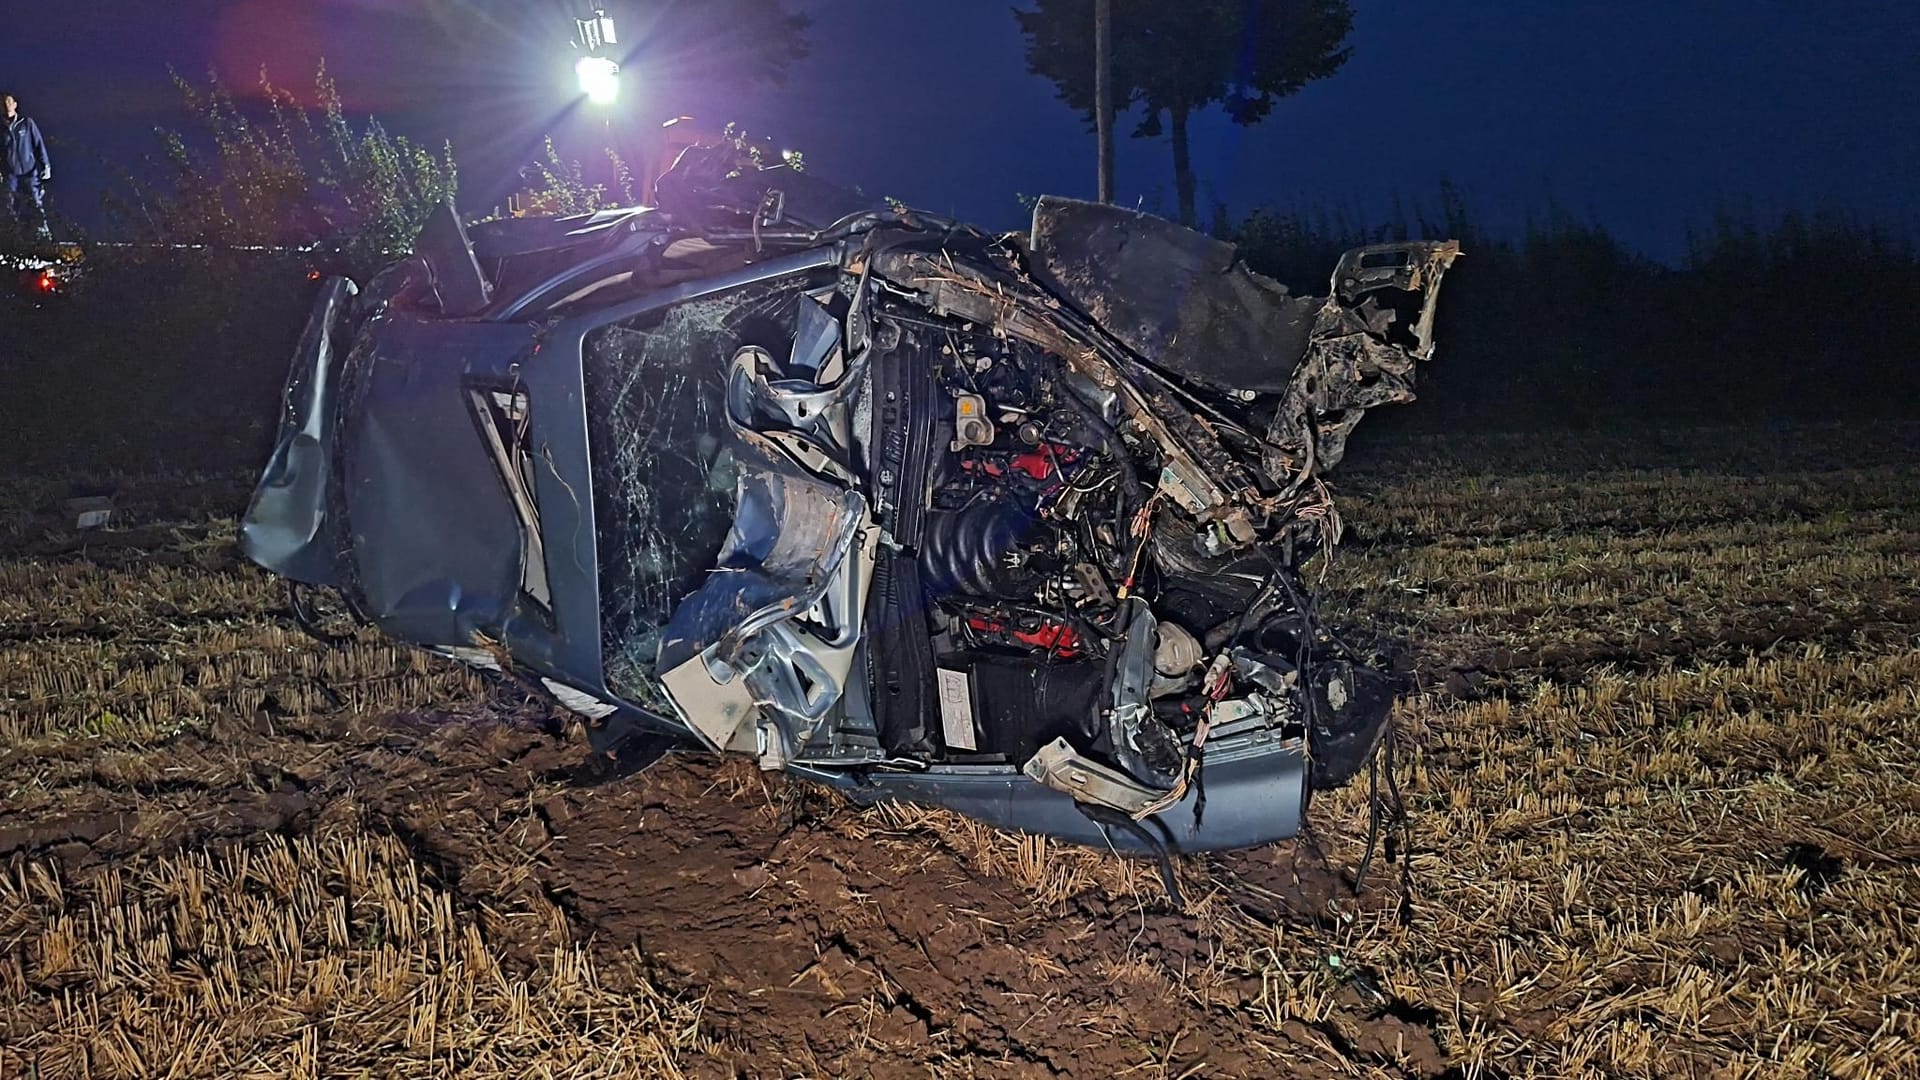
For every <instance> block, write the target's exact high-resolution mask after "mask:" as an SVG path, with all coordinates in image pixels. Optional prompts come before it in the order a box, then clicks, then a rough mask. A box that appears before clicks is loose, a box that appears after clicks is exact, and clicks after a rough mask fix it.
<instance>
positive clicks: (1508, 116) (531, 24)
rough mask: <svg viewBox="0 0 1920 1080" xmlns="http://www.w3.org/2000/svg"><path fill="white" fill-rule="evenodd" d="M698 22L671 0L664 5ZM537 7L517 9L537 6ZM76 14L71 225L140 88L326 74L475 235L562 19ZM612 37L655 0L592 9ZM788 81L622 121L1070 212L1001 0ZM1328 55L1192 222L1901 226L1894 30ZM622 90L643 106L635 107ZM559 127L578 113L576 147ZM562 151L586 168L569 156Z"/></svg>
mask: <svg viewBox="0 0 1920 1080" xmlns="http://www.w3.org/2000/svg"><path fill="white" fill-rule="evenodd" d="M677 2H680V3H694V2H696V0H677ZM543 5H544V8H543ZM473 6H474V0H164V2H156V0H92V2H88V3H45V4H32V5H28V4H24V3H21V4H9V5H8V7H9V8H10V9H11V10H9V11H8V13H7V14H6V15H5V16H4V17H0V23H3V24H4V25H3V27H0V86H5V87H7V88H9V89H11V90H12V92H14V93H15V94H17V95H19V96H20V98H21V99H22V100H23V101H24V102H25V103H26V106H27V110H28V111H29V113H31V114H32V115H35V116H36V117H37V118H38V119H39V120H40V121H41V123H42V125H43V127H44V128H45V129H46V131H47V133H48V135H49V136H50V137H52V138H54V139H56V140H58V141H59V144H60V145H59V146H58V147H57V150H58V152H59V155H60V156H59V159H58V160H57V161H56V171H57V180H58V185H57V188H56V195H57V197H58V198H59V199H60V200H61V205H62V206H63V208H64V209H65V210H66V211H67V212H68V213H71V214H73V215H75V216H77V217H79V218H81V219H82V220H84V221H88V222H97V221H98V220H99V214H98V212H97V211H95V210H94V209H93V207H94V205H95V204H96V203H97V201H98V194H99V190H100V188H101V187H102V186H103V185H104V184H105V183H106V182H108V180H109V178H110V177H111V175H112V173H111V171H110V170H109V169H108V168H107V167H106V166H105V165H103V164H100V163H98V160H97V159H106V160H111V161H113V162H115V163H125V162H131V161H137V160H138V159H139V158H140V156H141V155H142V154H144V153H147V152H150V151H151V150H152V148H153V147H154V146H155V145H156V144H155V141H154V139H153V137H152V134H151V132H152V128H153V127H154V126H155V125H156V124H172V123H177V122H178V115H177V105H176V102H177V99H176V97H175V95H174V92H173V90H172V88H171V87H170V86H169V85H168V83H167V67H168V65H169V64H171V65H173V66H175V67H177V68H178V69H180V70H181V71H182V72H183V73H199V72H202V71H204V70H205V69H206V68H207V67H208V66H209V65H216V66H217V67H218V68H219V69H220V70H221V71H222V73H223V74H224V75H225V76H226V77H227V79H228V81H229V82H230V83H233V84H235V85H236V86H241V85H247V84H250V83H251V82H252V81H253V78H254V74H255V73H256V72H257V71H258V69H259V68H260V66H261V65H262V64H263V63H264V64H267V65H269V67H270V68H271V70H272V71H273V73H274V74H275V76H276V79H277V81H281V82H284V83H288V84H292V85H295V86H298V87H304V86H305V85H306V84H308V83H309V82H310V76H309V73H310V72H311V70H312V68H313V66H314V62H315V61H316V60H317V59H318V58H320V57H321V56H323V55H324V56H325V57H326V58H327V60H328V62H329V64H330V66H331V68H332V70H333V71H334V73H335V75H336V78H337V80H338V82H339V84H340V87H341V90H342V92H343V94H344V95H345V96H346V97H347V99H348V103H349V106H350V107H352V108H356V109H365V110H372V111H375V112H377V113H378V114H379V115H380V116H381V117H382V118H383V119H385V120H386V121H388V123H389V125H390V126H391V127H393V128H395V129H396V130H399V131H402V132H404V133H407V134H409V135H413V136H416V137H421V138H423V139H425V140H427V141H430V142H434V143H438V142H439V141H440V140H442V139H447V138H451V139H452V140H453V141H454V144H455V150H456V153H457V155H458V157H459V158H460V162H461V168H462V192H463V201H464V202H466V203H467V204H468V208H469V209H483V208H485V206H486V205H488V204H490V203H491V202H492V201H494V200H496V199H497V198H498V197H499V196H500V195H501V194H503V193H504V191H505V190H506V189H507V188H508V186H509V182H510V180H511V179H512V171H513V169H514V168H515V167H516V166H517V165H519V164H521V163H523V162H525V161H528V160H531V158H532V156H533V154H534V151H535V150H536V149H537V147H538V145H539V138H540V135H541V134H542V133H543V132H544V131H547V130H553V131H556V132H558V133H560V135H561V136H562V138H563V139H567V140H577V139H578V128H579V126H580V125H579V124H578V123H577V122H575V123H570V122H569V121H567V120H565V119H564V118H563V117H562V113H563V111H564V110H565V109H566V108H567V106H568V94H567V90H568V83H569V80H570V73H569V71H568V68H567V65H568V63H569V58H568V56H567V53H566V38H567V33H568V30H569V29H570V26H571V23H570V22H569V9H568V7H567V6H566V5H565V4H564V3H561V2H560V0H520V2H517V3H515V4H502V3H492V4H488V5H485V6H486V7H488V8H490V9H493V10H508V11H512V10H514V9H520V10H521V11H522V12H524V13H522V14H515V15H510V16H507V17H506V18H508V19H510V20H511V25H508V24H506V23H503V22H502V21H500V19H499V18H490V17H487V16H485V15H479V14H475V13H474V12H473V10H472V9H473ZM608 6H609V8H610V9H611V10H612V11H613V12H614V13H615V14H616V16H617V17H620V18H621V21H622V29H623V32H624V33H625V35H626V36H627V37H628V38H629V39H631V38H633V37H634V36H635V34H636V33H637V32H644V26H645V14H644V12H645V10H646V9H648V8H658V7H659V6H662V5H661V4H660V3H659V2H657V0H652V2H646V0H610V2H609V5H608ZM794 6H795V7H796V8H797V9H799V10H802V11H805V12H806V13H808V14H810V15H812V16H813V17H814V20H815V25H814V28H813V30H812V32H811V35H810V38H811V43H812V49H813V52H812V55H811V56H810V57H809V58H808V59H807V60H805V61H803V62H802V63H801V64H800V65H799V66H798V67H796V69H795V70H794V72H793V75H792V77H791V79H790V80H789V81H788V84H787V85H786V86H785V87H783V88H777V89H765V88H743V87H707V88H701V89H700V90H699V91H698V92H694V93H689V94H686V95H684V96H681V97H680V98H679V99H678V100H673V101H665V100H659V96H660V95H657V94H655V95H649V94H648V93H646V92H645V89H644V72H639V71H634V72H630V75H631V76H632V77H633V79H630V81H629V86H630V87H632V88H634V89H635V90H636V92H634V93H632V94H629V95H628V96H627V97H626V98H625V99H623V108H625V109H626V110H627V112H626V113H625V114H624V116H623V118H622V119H623V122H626V123H633V124H636V125H639V124H648V123H657V122H658V120H659V119H660V118H664V117H665V116H670V115H674V114H677V113H681V112H686V113H691V114H693V115H695V116H697V117H699V118H700V119H701V120H702V121H712V122H713V123H715V124H716V125H717V124H718V123H721V122H724V121H726V120H728V119H738V120H740V121H741V122H743V123H744V124H746V125H747V127H748V128H749V130H752V131H755V132H765V133H767V134H769V135H771V136H773V137H775V138H776V139H777V140H778V141H780V142H781V143H782V144H784V145H790V146H793V147H796V148H799V149H800V150H802V151H804V152H805V154H806V156H807V159H808V162H809V166H810V168H811V169H813V170H814V171H815V172H817V173H819V174H821V175H824V176H828V177H831V178H833V179H837V180H841V181H843V182H847V183H851V184H857V185H859V186H861V187H862V188H863V189H865V190H867V191H869V192H871V193H875V194H884V195H889V196H893V197H897V198H902V199H905V200H907V201H908V202H911V203H914V204H916V205H919V206H923V207H926V208H928V209H931V210H935V211H940V212H947V213H953V214H956V215H958V216H962V217H965V218H969V219H972V220H976V221H980V222H982V223H984V224H988V225H991V226H998V227H1012V226H1014V225H1017V224H1018V223H1019V221H1020V218H1021V209H1020V204H1019V202H1018V196H1019V195H1020V194H1028V195H1031V194H1036V193H1041V192H1061V193H1067V194H1076V195H1090V194H1091V192H1092V188H1093V169H1092V159H1093V139H1092V136H1091V135H1090V134H1088V133H1087V132H1086V130H1085V128H1084V126H1083V125H1082V122H1081V120H1080V118H1079V117H1078V116H1076V115H1074V114H1072V113H1071V112H1070V111H1069V110H1067V108H1066V107H1065V106H1063V105H1061V104H1059V103H1058V102H1057V101H1055V100H1054V98H1053V89H1052V86H1051V85H1050V84H1049V83H1046V82H1045V81H1043V80H1041V79H1039V78H1037V77H1034V76H1031V75H1028V74H1027V73H1026V71H1025V66H1024V62H1023V60H1022V46H1023V41H1022V38H1021V37H1020V35H1019V32H1018V30H1017V29H1016V28H1015V25H1014V22H1013V19H1012V17H1011V16H1010V15H1009V13H1008V12H1009V8H1010V6H1011V3H1010V0H940V2H933V0H892V2H888V0H795V4H794ZM1355 6H1356V8H1357V10H1358V17H1357V22H1356V28H1355V32H1354V34H1353V37H1352V39H1351V43H1352V45H1353V48H1354V55H1353V58H1352V60H1351V61H1349V62H1348V64H1347V65H1346V67H1345V68H1344V69H1343V70H1342V71H1341V72H1340V73H1339V74H1338V75H1336V76H1335V77H1334V78H1332V79H1330V80H1327V81H1325V82H1322V83H1318V84H1314V85H1312V86H1309V87H1308V88H1307V89H1306V90H1305V91H1304V92H1303V93H1301V94H1299V95H1298V96H1296V97H1293V98H1290V99H1287V100H1285V101H1283V102H1282V103H1281V104H1280V105H1279V107H1278V108H1277V109H1276V110H1275V112H1274V114H1273V116H1272V117H1271V118H1270V119H1269V120H1268V121H1267V122H1265V123H1264V124H1261V125H1259V126H1257V127H1254V128H1250V129H1242V128H1236V127H1234V126H1233V125H1231V124H1229V123H1228V122H1226V121H1225V119H1224V118H1223V117H1221V116H1219V115H1218V114H1217V113H1214V114H1209V115H1208V116H1206V117H1204V118H1203V119H1202V120H1201V121H1200V122H1199V123H1198V124H1197V127H1196V131H1195V139H1196V144H1195V163H1196V168H1197V170H1198V172H1199V176H1200V183H1201V189H1200V196H1201V203H1202V206H1203V207H1204V206H1207V205H1210V204H1211V203H1212V202H1214V201H1216V200H1224V201H1225V202H1226V203H1227V204H1228V205H1229V206H1231V207H1232V208H1233V209H1235V210H1236V211H1240V210H1245V209H1247V208H1250V207H1252V206H1256V205H1262V204H1273V205H1278V206H1280V207H1283V208H1293V207H1314V206H1319V207H1325V208H1328V209H1336V208H1344V209H1346V210H1347V212H1348V213H1349V214H1351V215H1355V216H1358V217H1361V218H1367V219H1373V218H1379V217H1382V216H1384V215H1385V214H1386V213H1387V212H1388V210H1389V208H1390V207H1391V205H1392V202H1393V199H1394V198H1395V196H1396V195H1398V196H1399V197H1400V198H1401V199H1402V200H1404V201H1406V202H1408V203H1415V202H1420V201H1426V202H1429V203H1431V202H1432V201H1433V199H1434V195H1435V192H1436V191H1437V188H1438V185H1439V184H1440V182H1441V181H1442V179H1443V178H1445V179H1450V180H1451V181H1452V182H1454V183H1455V184H1456V185H1458V186H1459V187H1460V188H1461V189H1462V190H1463V191H1464V192H1465V193H1466V196H1467V198H1468V200H1469V203H1470V205H1471V206H1472V208H1473V209H1474V211H1475V212H1476V213H1477V214H1478V215H1479V216H1480V217H1481V218H1482V219H1483V220H1485V221H1487V222H1488V223H1490V224H1491V225H1492V226H1494V227H1495V228H1496V229H1499V230H1504V231H1513V230H1517V229H1518V228H1519V227H1521V225H1522V224H1523V223H1524V222H1525V221H1526V220H1527V218H1528V217H1529V215H1533V216H1538V215H1540V214H1542V213H1544V212H1545V210H1546V209H1547V207H1548V206H1549V205H1552V204H1557V205H1559V206H1561V207H1564V208H1566V209H1569V210H1572V211H1574V212H1575V213H1578V214H1581V215H1583V216H1587V215H1590V216H1592V217H1593V218H1595V219H1597V220H1599V221H1600V222H1602V223H1604V224H1605V225H1607V226H1608V227H1609V228H1611V229H1613V230H1614V231H1615V232H1616V233H1618V234H1619V235H1620V236H1622V237H1623V238H1624V239H1625V240H1626V241H1627V242H1628V243H1630V244H1632V245H1633V246H1635V247H1637V248H1640V249H1641V250H1644V251H1646V252H1648V253H1650V254H1653V255H1655V256H1657V257H1662V258H1672V257H1675V256H1677V255H1678V254H1680V253H1682V252H1683V251H1684V250H1685V243H1686V234H1687V230H1688V229H1689V228H1695V229H1698V228H1700V227H1702V226H1704V225H1706V224H1707V223H1708V222H1709V221H1710V220H1711V219H1712V217H1713V215H1714V213H1715V212H1716V210H1720V209H1727V210H1732V211H1736V212H1740V213H1746V214H1752V215H1758V216H1762V217H1770V216H1772V215H1774V214H1776V213H1778V212H1780V211H1781V210H1784V209H1788V208H1798V209H1803V210H1821V209H1841V210H1846V211H1851V212H1854V213H1857V214H1858V215H1859V216H1861V217H1862V218H1865V219H1867V220H1870V221H1874V222H1877V223H1881V224H1884V225H1887V226H1890V227H1893V228H1895V229H1898V230H1900V231H1901V232H1903V233H1905V234H1906V235H1909V236H1911V235H1913V234H1914V233H1915V231H1916V229H1917V228H1920V185H1916V184H1915V182H1914V179H1915V177H1920V5H1915V4H1910V3H1904V2H1897V0H1882V2H1856V3H1844V2H1842V3H1833V4H1819V5H1815V4H1805V3H1782V2H1771V0H1740V2H1735V0H1700V2H1693V3H1664V2H1662V3H1653V2H1621V3H1606V4H1600V3H1549V2H1518V0H1474V2H1447V0H1399V2H1385V0H1378V2H1369V0H1359V2H1358V3H1356V5H1355ZM634 80H638V81H637V82H636V81H634ZM577 119H578V117H577V116H576V117H575V120H576V121H577ZM1130 130H1131V124H1130V123H1129V122H1128V121H1126V120H1123V121H1122V124H1121V127H1120V132H1121V134H1122V136H1123V138H1122V139H1121V140H1120V148H1119V172H1120V175H1119V183H1120V192H1121V196H1122V198H1123V200H1124V201H1126V202H1129V203H1133V202H1138V203H1140V204H1141V205H1144V206H1146V207H1148V208H1150V209H1152V208H1162V209H1165V208H1170V207H1171V204H1172V201H1173V196H1172V186H1173V185H1172V170H1171V161H1170V155H1169V152H1168V149H1167V146H1166V143H1165V141H1164V140H1145V139H1131V138H1125V137H1124V136H1125V134H1126V133H1127V132H1129V131H1130ZM569 146H570V148H572V149H574V150H575V152H576V153H587V152H588V147H587V146H586V145H585V143H584V142H579V141H572V142H570V143H569Z"/></svg>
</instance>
